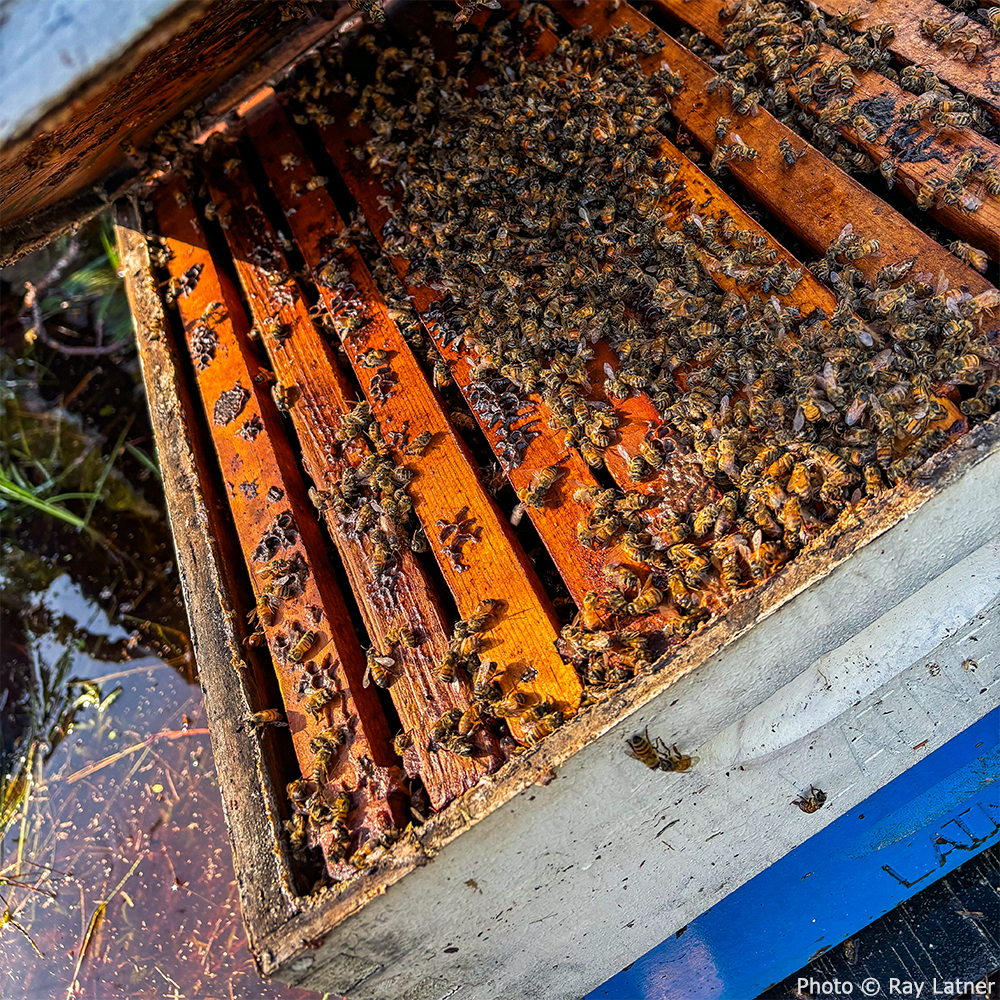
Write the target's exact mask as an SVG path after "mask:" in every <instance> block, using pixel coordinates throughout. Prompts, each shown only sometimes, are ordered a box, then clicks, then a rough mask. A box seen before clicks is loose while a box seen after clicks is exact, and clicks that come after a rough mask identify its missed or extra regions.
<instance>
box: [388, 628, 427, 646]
mask: <svg viewBox="0 0 1000 1000" xmlns="http://www.w3.org/2000/svg"><path fill="white" fill-rule="evenodd" d="M385 639H386V642H388V643H389V645H390V646H406V647H407V648H408V649H416V648H417V646H418V645H419V643H418V642H417V637H416V635H415V634H414V632H413V629H412V628H410V627H409V625H393V627H392V628H390V629H389V630H388V631H387V632H386V633H385Z"/></svg>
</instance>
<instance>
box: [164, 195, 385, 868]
mask: <svg viewBox="0 0 1000 1000" xmlns="http://www.w3.org/2000/svg"><path fill="white" fill-rule="evenodd" d="M177 192H181V194H182V198H180V199H178V198H177V197H176V194H177ZM156 208H157V218H158V221H159V225H160V227H161V231H162V232H163V233H164V234H166V238H167V241H168V246H169V248H170V249H171V250H172V251H173V257H172V259H171V260H170V262H169V268H170V271H171V273H172V274H173V275H174V276H175V277H176V276H177V275H179V274H187V273H190V270H189V268H190V265H191V264H192V262H194V261H197V262H198V264H200V265H201V268H202V269H201V272H200V274H199V277H198V280H197V283H196V285H195V286H194V288H193V289H192V290H191V291H190V293H189V294H187V295H178V298H177V305H178V307H179V309H180V311H181V315H182V318H183V319H184V321H185V326H186V327H187V328H188V333H189V335H190V331H191V329H192V328H193V327H194V326H196V325H197V322H198V321H199V318H200V317H201V316H202V315H203V310H204V308H205V307H206V306H207V305H208V304H209V302H211V301H220V300H221V301H222V302H223V305H224V314H223V315H222V316H221V317H220V318H219V319H218V320H217V321H215V322H214V325H215V328H216V331H217V333H218V334H219V336H220V345H221V350H220V353H219V356H218V357H217V358H216V360H215V361H213V362H212V365H211V366H210V367H209V368H207V369H206V370H203V371H202V372H200V373H199V374H198V375H197V379H198V385H199V390H200V392H201V394H202V397H203V400H204V402H205V406H206V409H208V410H209V411H210V413H213V417H212V418H211V419H212V438H213V441H214V443H215V445H216V451H217V453H218V455H219V457H220V459H221V460H222V464H223V475H224V476H226V478H229V476H232V477H233V478H236V477H237V476H242V475H243V474H244V469H243V468H240V469H236V470H233V469H228V468H227V467H226V466H227V465H231V464H232V463H234V462H235V463H237V464H240V465H242V464H243V463H244V462H246V463H248V464H249V467H250V470H251V471H250V475H257V476H259V477H260V478H261V480H267V482H266V483H264V482H262V487H263V486H267V485H272V484H277V483H278V482H279V481H280V482H281V484H282V487H283V489H284V492H285V494H286V499H287V501H288V509H289V510H290V511H291V513H292V515H293V517H294V521H295V529H296V531H297V534H295V535H293V536H290V535H288V533H287V529H285V531H286V534H285V540H286V542H287V543H288V544H287V545H286V546H285V547H281V548H279V550H278V553H277V554H279V555H281V556H282V557H287V558H292V559H295V558H296V556H295V555H293V553H297V557H298V558H300V559H302V560H303V561H304V563H305V566H306V568H308V570H309V572H308V573H306V574H304V575H302V574H300V576H299V588H300V589H301V593H299V594H292V595H289V597H288V598H287V599H286V600H285V601H284V602H283V603H282V606H281V611H280V616H279V618H278V620H277V622H276V623H275V624H274V625H272V626H270V627H269V628H267V629H266V630H265V631H266V632H267V638H268V644H269V647H270V649H271V651H272V655H273V656H274V659H275V662H276V668H277V672H278V679H279V683H280V684H281V688H282V697H283V699H284V703H285V712H286V715H287V718H288V722H289V725H290V728H291V733H292V740H293V742H294V743H295V747H296V754H297V756H298V758H299V761H300V764H301V766H302V771H303V773H304V774H306V775H309V774H311V773H312V771H313V758H314V755H313V751H312V749H311V748H310V746H309V743H310V739H311V737H312V736H313V735H315V733H316V732H318V730H319V728H321V727H319V726H318V725H317V724H316V723H314V722H313V721H312V720H311V719H308V718H307V716H306V713H305V712H304V711H303V710H302V709H301V702H302V697H303V695H302V694H301V693H300V689H299V686H298V678H297V676H296V673H295V671H296V670H297V669H299V668H297V667H294V666H292V665H291V663H290V662H289V661H288V647H289V646H290V645H291V644H292V642H293V641H294V639H295V638H297V637H298V633H300V632H303V631H305V630H307V629H308V630H315V631H318V632H319V636H318V641H317V646H316V647H314V648H313V649H312V650H310V652H309V654H308V655H307V656H306V657H304V660H306V661H308V660H310V659H312V660H313V662H316V663H318V664H320V665H321V666H322V665H324V664H325V662H326V660H325V657H326V656H328V657H330V658H331V662H330V663H329V667H328V669H327V673H329V674H330V675H331V677H332V678H333V679H334V682H335V683H334V686H335V687H337V688H339V690H340V691H341V692H342V693H343V696H342V698H341V699H340V700H339V701H335V702H333V703H332V708H333V711H334V712H335V713H336V714H337V717H338V724H344V725H347V726H348V727H349V728H350V729H351V733H352V737H353V738H352V740H351V741H350V742H349V745H348V747H346V748H345V750H344V751H342V752H341V753H340V754H339V755H338V756H337V758H336V760H335V761H334V762H333V764H332V765H331V767H330V768H329V769H328V775H329V777H328V781H327V784H330V783H331V781H337V782H341V783H344V784H345V785H346V787H347V788H348V790H350V791H351V792H352V794H353V796H354V799H355V807H356V809H355V812H354V813H353V814H352V815H353V819H352V821H351V825H352V827H353V828H355V829H358V828H361V827H363V826H367V827H368V829H369V830H372V829H375V830H378V829H381V828H384V827H387V826H390V825H395V826H400V825H402V821H403V817H404V815H405V813H404V806H403V801H404V799H405V795H404V794H403V792H402V789H401V787H400V784H399V775H400V773H401V772H400V771H399V768H398V766H397V765H396V764H395V763H394V762H395V761H396V757H395V755H394V754H393V752H392V748H391V743H390V740H391V735H390V734H389V732H388V729H387V726H386V721H385V717H384V714H383V712H382V708H381V705H380V704H379V702H378V699H377V696H376V694H375V692H374V691H373V690H369V689H364V688H362V687H361V685H360V678H361V674H362V673H363V670H364V667H363V663H364V657H363V655H362V654H361V651H360V648H359V647H358V645H357V641H356V639H355V637H354V633H353V627H352V626H351V623H350V618H349V617H348V613H347V610H346V607H345V606H344V602H343V598H342V597H341V595H340V593H339V591H338V590H337V589H336V584H335V583H334V582H333V579H332V576H331V573H330V570H329V567H328V565H327V561H326V558H325V552H324V545H323V542H322V539H321V538H320V535H319V528H318V524H317V523H316V521H315V519H314V517H312V516H311V515H308V516H307V508H308V506H309V505H308V501H307V500H306V499H305V495H304V494H305V489H304V487H303V486H302V484H301V481H300V480H298V474H297V472H296V471H295V469H294V462H293V459H292V458H291V455H290V452H288V444H287V442H286V441H285V440H284V438H283V436H282V435H281V431H280V430H279V426H280V423H279V420H278V416H277V411H276V410H275V409H274V408H273V405H269V404H270V397H269V396H268V395H267V394H266V393H265V392H264V391H263V390H261V389H260V388H259V387H258V386H257V385H256V383H255V382H254V381H253V376H254V375H255V374H256V371H255V370H254V369H255V365H253V364H252V365H251V367H248V366H247V363H248V360H249V359H248V358H246V357H245V356H244V355H243V349H244V344H245V339H246V332H247V325H246V320H245V317H244V316H243V314H242V307H241V305H240V303H239V300H238V298H237V297H236V293H235V290H234V289H232V288H231V287H229V285H228V281H227V279H226V278H225V276H224V275H221V274H220V273H219V272H217V271H216V269H215V265H214V262H213V260H212V258H211V254H210V251H209V249H208V247H207V241H206V238H205V235H204V232H203V229H202V227H201V225H200V223H199V221H198V219H197V217H196V216H195V214H194V211H193V208H192V207H191V201H190V193H189V192H188V193H187V194H186V195H185V193H184V191H183V187H182V185H181V184H180V183H179V182H176V181H175V182H172V183H171V184H169V185H167V186H166V187H165V189H164V190H163V191H162V192H161V195H160V197H159V199H158V201H157V205H156ZM234 381H235V382H236V384H237V385H242V384H243V383H245V386H243V388H244V390H246V389H247V387H249V389H250V393H249V394H248V395H246V397H245V398H243V397H242V396H241V400H239V401H238V403H241V405H242V406H243V407H244V409H243V410H242V411H241V414H242V413H246V414H254V415H259V417H260V418H263V421H264V429H263V430H262V431H261V433H260V434H259V435H258V436H255V437H254V438H252V439H249V440H248V439H246V438H244V439H243V444H242V445H240V446H237V437H238V436H237V434H236V433H235V432H236V427H235V426H232V427H230V424H233V425H235V424H236V423H237V421H238V420H240V419H243V417H242V415H241V416H238V417H237V418H236V419H234V420H229V419H228V418H229V416H230V410H229V409H227V408H224V409H225V412H222V411H221V410H219V409H218V407H219V403H218V402H215V403H214V404H213V399H215V400H217V399H218V393H219V389H220V387H221V386H222V385H226V386H228V385H231V384H232V383H233V382H234ZM213 386H214V388H213ZM228 392H229V393H230V394H232V393H233V390H231V389H230V390H228ZM220 421H225V423H223V424H222V425H221V426H220ZM272 448H274V449H277V450H272ZM229 499H230V508H231V510H232V512H233V515H234V520H235V523H236V527H237V531H238V533H239V534H240V543H241V547H242V548H243V549H244V552H246V553H249V552H251V551H253V550H254V547H255V546H256V545H257V543H258V540H259V538H260V531H261V530H264V529H265V528H266V527H267V522H270V521H271V518H272V517H273V510H272V509H269V508H270V507H271V506H272V505H266V504H267V501H266V500H265V499H264V498H263V497H261V498H260V503H257V504H256V505H255V504H254V501H255V500H257V498H256V497H253V498H250V497H247V496H245V495H241V493H240V491H239V490H237V489H235V488H231V489H230V498H229ZM265 505H266V506H265ZM255 506H256V507H257V508H259V509H257V510H255V509H254V508H255ZM283 509H284V508H283ZM280 516H284V514H283V513H282V515H280ZM273 523H276V522H273ZM264 562H265V559H264V558H262V559H259V560H256V561H255V562H254V565H255V566H256V571H255V573H256V581H255V582H256V584H257V587H258V589H263V588H264V586H265V585H266V583H265V580H264V578H263V576H262V575H261V574H260V570H261V568H262V566H263V565H264ZM291 607H294V608H295V612H294V618H293V619H292V620H289V617H286V615H287V612H288V610H289V608H291ZM324 618H325V622H324V620H323V619H324ZM282 639H283V640H284V643H283V644H282V643H281V642H280V641H279V640H282ZM324 640H325V641H324ZM324 651H325V657H324V659H323V660H321V659H320V656H321V655H324ZM260 707H273V706H260ZM354 717H357V718H358V723H357V728H353V727H354V725H355V723H354V721H353V719H354ZM369 755H370V757H369ZM366 759H367V761H368V762H367V763H366ZM328 835H329V828H326V827H324V828H321V830H320V836H321V837H323V836H328ZM341 867H342V869H344V870H342V871H341V874H342V875H344V876H346V875H347V874H348V872H349V870H348V869H347V866H346V865H343V866H341Z"/></svg>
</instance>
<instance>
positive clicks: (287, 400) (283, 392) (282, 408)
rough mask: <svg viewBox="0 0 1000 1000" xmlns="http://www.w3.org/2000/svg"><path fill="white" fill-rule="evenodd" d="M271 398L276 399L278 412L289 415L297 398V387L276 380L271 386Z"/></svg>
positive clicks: (285, 415) (275, 403)
mask: <svg viewBox="0 0 1000 1000" xmlns="http://www.w3.org/2000/svg"><path fill="white" fill-rule="evenodd" d="M271 398H272V399H273V400H274V405H275V406H276V407H277V408H278V412H279V413H280V414H281V415H282V416H284V417H287V416H288V414H289V412H290V409H291V406H292V404H293V403H294V402H295V400H296V398H297V390H296V387H295V386H293V385H282V384H281V383H280V382H276V383H275V384H274V385H272V386H271Z"/></svg>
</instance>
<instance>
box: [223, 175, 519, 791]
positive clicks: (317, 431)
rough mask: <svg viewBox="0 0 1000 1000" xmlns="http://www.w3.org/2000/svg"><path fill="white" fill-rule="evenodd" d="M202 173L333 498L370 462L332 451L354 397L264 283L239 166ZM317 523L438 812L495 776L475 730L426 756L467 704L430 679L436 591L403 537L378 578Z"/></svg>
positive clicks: (349, 545) (295, 314) (302, 307)
mask: <svg viewBox="0 0 1000 1000" xmlns="http://www.w3.org/2000/svg"><path fill="white" fill-rule="evenodd" d="M207 174H208V182H209V188H210V191H211V196H212V199H213V201H214V202H215V203H216V205H217V208H218V211H219V215H220V217H223V216H225V217H226V218H227V219H228V228H226V230H225V235H226V241H227V243H228V244H229V249H230V252H231V253H232V255H233V260H234V261H235V264H236V271H237V274H238V276H239V279H240V283H241V284H242V286H243V290H244V293H245V295H246V298H247V300H248V301H249V304H250V309H251V312H252V314H253V320H254V324H255V326H256V327H257V329H258V331H261V330H262V328H264V326H265V324H266V323H267V321H269V320H271V321H277V323H278V324H280V333H279V335H278V336H277V337H273V336H268V335H266V334H262V337H261V339H262V342H263V345H264V346H265V347H266V350H267V353H268V355H269V357H270V360H271V364H272V368H273V371H274V374H275V377H276V378H277V380H278V382H280V383H281V384H283V385H289V386H294V387H295V391H296V398H295V401H294V402H293V403H292V405H291V407H290V414H291V419H292V424H293V426H294V427H295V431H296V434H297V435H298V440H299V443H300V445H301V447H302V459H303V464H304V465H305V468H306V471H307V473H308V474H309V476H310V477H311V478H312V480H313V482H314V483H315V484H316V486H317V487H318V488H319V489H321V490H325V491H330V490H336V489H337V488H338V485H339V483H340V480H341V476H342V475H343V473H344V471H345V470H346V469H348V468H356V467H357V466H358V465H360V464H361V462H362V461H363V460H364V459H365V458H366V457H367V456H368V455H370V454H371V449H370V448H369V447H367V446H366V444H365V443H363V442H362V440H361V439H355V440H354V441H353V442H352V443H351V444H350V446H349V447H341V445H340V444H339V442H338V441H337V440H336V437H335V434H336V432H337V430H338V429H339V428H340V427H341V425H342V417H343V414H344V413H346V412H347V411H348V410H350V409H351V408H352V406H353V405H354V400H353V399H352V397H353V396H354V395H355V391H354V390H353V389H352V388H351V387H350V386H349V385H348V383H347V381H346V379H345V377H344V374H343V372H341V370H340V368H339V366H338V364H337V361H336V359H335V357H334V355H333V351H332V350H331V348H330V346H329V344H328V343H327V342H326V341H325V340H324V339H323V337H322V336H321V334H320V332H319V331H318V330H317V329H316V327H315V325H314V323H313V320H312V318H311V317H310V315H309V307H308V305H307V303H306V302H305V300H304V299H303V298H302V296H301V294H298V293H297V291H296V286H295V285H294V284H293V283H292V282H290V281H280V282H279V283H278V284H277V285H275V284H273V283H272V280H271V279H272V277H275V276H277V277H279V278H280V277H281V276H282V275H284V274H287V272H288V263H287V261H286V260H285V256H284V253H283V252H282V249H281V246H280V243H279V242H278V239H277V234H276V233H275V231H274V228H273V227H272V225H271V223H270V221H269V220H268V219H267V217H266V215H265V213H264V212H263V210H262V208H261V206H260V203H259V201H258V198H257V194H256V191H255V190H254V187H253V182H252V181H251V179H250V177H249V175H248V174H247V173H246V171H245V170H244V168H243V167H242V166H241V165H233V164H229V165H228V169H225V170H224V169H223V168H222V167H221V165H220V163H219V160H218V158H216V160H214V161H213V162H212V163H210V165H209V167H208V168H207ZM290 293H291V294H290ZM421 462H422V460H421V459H407V460H406V464H407V465H408V466H410V467H411V468H418V467H419V465H420V463H421ZM314 516H318V515H315V514H314ZM326 523H327V527H328V528H329V529H330V534H331V536H332V537H333V539H334V541H335V542H336V545H337V549H338V551H339V552H340V556H341V560H342V561H343V563H344V566H345V568H346V570H347V574H348V577H349V578H350V581H351V587H352V590H353V592H354V595H355V597H356V599H357V601H358V604H359V607H360V609H361V613H362V617H363V618H364V622H365V628H366V629H367V631H368V635H369V637H370V638H371V640H372V641H373V642H374V643H375V649H376V651H377V652H379V653H380V654H382V655H385V654H388V655H390V656H392V657H393V658H394V659H395V660H396V667H395V668H393V671H392V672H393V675H394V678H395V679H394V681H393V682H392V684H391V686H390V688H389V694H390V696H391V698H392V701H393V704H394V705H395V707H396V711H397V712H398V713H399V717H400V721H401V722H402V724H403V728H404V729H406V730H408V731H409V732H410V733H412V734H413V737H414V739H413V745H412V749H410V750H407V752H406V754H404V762H405V763H406V764H407V765H408V771H409V772H410V773H411V774H413V775H416V774H417V773H419V774H420V775H421V777H422V779H423V782H424V785H425V787H426V788H427V791H428V794H429V795H430V798H431V804H432V805H433V806H434V808H435V809H440V808H442V807H443V806H444V805H446V804H447V803H448V802H449V801H450V800H451V799H452V798H454V797H455V796H456V795H458V794H460V793H461V792H462V791H464V790H465V789H466V788H469V787H471V786H472V785H473V784H475V783H476V782H477V781H478V780H479V779H480V778H481V777H482V776H483V775H484V774H486V773H488V772H490V771H494V770H496V768H497V767H499V766H500V764H502V763H503V757H502V755H501V754H500V753H499V752H498V748H497V745H496V740H495V739H494V738H493V737H492V736H491V735H490V734H487V733H485V732H483V731H482V730H480V731H478V732H477V734H476V740H477V742H478V743H479V744H481V746H480V756H478V757H475V758H466V757H459V756H457V755H455V754H450V753H446V752H440V753H432V752H430V751H429V750H428V749H427V743H428V738H429V736H430V729H431V727H432V726H433V725H434V723H435V722H436V721H437V719H438V718H440V717H441V716H442V715H443V714H444V713H445V712H447V711H449V710H450V709H453V708H457V709H459V710H460V711H463V712H464V711H465V710H466V709H467V708H468V707H469V700H468V698H467V697H466V696H465V694H464V693H463V692H462V691H461V690H459V689H458V688H457V686H456V685H448V684H442V683H441V682H440V681H438V680H437V679H436V677H435V670H436V668H437V665H438V664H439V663H440V661H441V658H442V657H443V656H444V654H445V652H446V651H447V649H448V632H449V629H448V625H447V621H446V617H445V615H444V613H443V612H442V610H441V606H440V602H439V599H438V596H437V594H436V593H435V585H434V583H433V582H432V581H431V580H430V579H429V578H428V576H427V574H426V572H425V571H424V569H423V567H422V566H421V565H420V563H419V562H418V561H417V559H416V557H415V556H414V554H413V553H412V552H411V551H410V548H409V544H408V541H409V539H408V537H407V536H404V537H403V538H402V544H401V546H400V547H399V550H398V552H397V553H396V556H395V557H394V558H393V559H392V560H391V561H390V565H389V567H387V571H386V573H384V574H379V573H378V572H377V570H376V569H375V563H374V561H373V560H372V558H371V541H370V539H362V538H360V537H359V536H358V535H357V533H355V532H354V531H353V530H351V529H350V527H349V526H348V525H345V524H344V523H342V522H341V520H340V518H339V517H338V516H337V514H336V513H335V512H334V511H333V510H332V509H329V510H327V512H326ZM366 546H367V548H368V552H366V551H365V549H366ZM401 625H405V626H409V627H410V628H412V629H413V631H414V632H415V633H416V636H417V637H418V638H419V640H420V644H419V645H418V646H417V648H416V649H408V648H407V647H405V646H402V645H398V644H397V645H395V646H392V647H391V648H390V642H389V639H388V638H387V633H388V631H389V629H391V628H394V627H398V626H401Z"/></svg>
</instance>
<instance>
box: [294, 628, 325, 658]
mask: <svg viewBox="0 0 1000 1000" xmlns="http://www.w3.org/2000/svg"><path fill="white" fill-rule="evenodd" d="M318 636H319V633H318V632H314V631H313V630H311V629H308V630H307V631H305V632H303V633H302V635H301V636H300V637H299V638H298V639H297V640H296V642H295V644H294V645H293V646H292V648H291V649H289V650H288V660H289V662H290V663H301V662H302V661H303V660H304V659H305V658H306V655H307V654H308V652H309V650H310V649H312V648H313V646H314V645H315V644H316V639H317V638H318Z"/></svg>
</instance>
